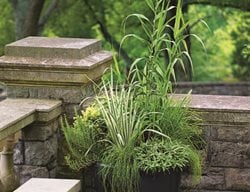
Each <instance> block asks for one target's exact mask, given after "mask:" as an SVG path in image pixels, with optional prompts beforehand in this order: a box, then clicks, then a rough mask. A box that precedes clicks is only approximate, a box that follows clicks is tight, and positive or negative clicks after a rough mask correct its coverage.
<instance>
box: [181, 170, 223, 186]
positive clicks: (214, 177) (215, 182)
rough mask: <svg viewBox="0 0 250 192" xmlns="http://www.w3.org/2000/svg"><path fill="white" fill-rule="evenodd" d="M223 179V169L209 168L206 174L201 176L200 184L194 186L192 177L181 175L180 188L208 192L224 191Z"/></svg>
mask: <svg viewBox="0 0 250 192" xmlns="http://www.w3.org/2000/svg"><path fill="white" fill-rule="evenodd" d="M224 177H225V175H224V169H223V168H209V169H208V170H206V173H203V174H202V176H201V180H200V183H199V184H198V185H194V183H193V178H192V175H187V174H183V175H182V177H181V188H184V189H210V190H218V189H224V185H225V180H224Z"/></svg>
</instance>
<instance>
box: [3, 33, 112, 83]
mask: <svg viewBox="0 0 250 192" xmlns="http://www.w3.org/2000/svg"><path fill="white" fill-rule="evenodd" d="M111 62H112V54H111V53H110V52H107V51H102V50H101V42H100V41H99V40H96V39H80V38H48V37H27V38H25V39H22V40H19V41H16V42H14V43H10V44H8V45H6V47H5V56H2V57H0V81H3V82H5V83H8V84H20V83H21V84H31V85H34V84H40V85H43V84H46V85H48V84H49V85H50V84H57V85H58V84H60V85H68V84H69V85H72V84H85V83H87V82H89V81H90V80H95V79H98V78H100V76H102V75H103V73H104V71H105V70H106V68H108V67H109V66H110V64H111Z"/></svg>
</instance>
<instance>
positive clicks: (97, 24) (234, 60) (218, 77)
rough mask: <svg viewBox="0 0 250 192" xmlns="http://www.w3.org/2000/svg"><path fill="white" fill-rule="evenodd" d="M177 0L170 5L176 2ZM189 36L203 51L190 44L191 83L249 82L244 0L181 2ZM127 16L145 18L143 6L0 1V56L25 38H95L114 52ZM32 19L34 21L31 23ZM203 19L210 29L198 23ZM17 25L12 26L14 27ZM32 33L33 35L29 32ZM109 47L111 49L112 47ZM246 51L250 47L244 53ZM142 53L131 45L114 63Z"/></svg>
mask: <svg viewBox="0 0 250 192" xmlns="http://www.w3.org/2000/svg"><path fill="white" fill-rule="evenodd" d="M176 1H177V0H171V3H173V4H174V3H176ZM183 1H184V5H188V7H185V11H186V18H188V19H191V20H192V21H193V24H191V25H190V32H191V33H195V34H198V35H199V36H200V37H201V39H202V40H203V42H204V44H205V45H206V51H204V50H203V49H202V47H201V46H200V45H199V43H198V42H197V41H196V40H194V39H191V44H190V45H191V49H190V52H191V56H192V58H193V65H194V74H193V79H192V80H193V81H238V80H243V81H248V80H250V61H249V51H247V46H249V44H250V39H249V38H250V34H249V33H250V14H249V10H250V2H249V0H239V1H235V0H222V1H217V0H183ZM131 13H143V14H145V15H146V16H147V17H151V16H150V15H148V14H149V13H148V12H147V10H146V6H145V2H144V1H139V0H138V1H132V0H91V1H90V0H76V1H71V0H40V1H39V0H1V1H0V16H1V18H2V19H1V20H0V34H1V35H0V55H2V54H3V52H4V45H5V44H7V43H9V42H12V41H14V40H15V39H19V38H22V37H24V36H27V35H43V36H59V37H84V38H100V39H103V40H104V47H105V48H106V49H109V50H110V49H111V48H112V47H113V48H114V49H115V50H118V49H119V43H120V41H121V39H122V36H123V35H124V34H123V31H122V27H121V23H122V22H123V19H124V18H125V17H126V16H127V15H129V14H131ZM34 18H37V19H34ZM201 19H203V20H204V21H205V22H206V23H207V24H208V26H209V29H208V28H207V27H206V26H205V25H204V24H202V22H199V21H200V20H201ZM15 21H16V22H15ZM138 26H139V22H135V21H131V22H129V23H128V24H127V33H129V32H133V33H138V35H140V36H141V35H143V34H140V33H141V32H140V31H137V29H138ZM35 28H36V30H34V29H35ZM111 45H112V46H111ZM248 50H249V48H248ZM144 53H145V48H144V47H143V46H141V45H139V44H138V42H137V41H136V40H131V41H130V43H129V44H128V45H126V44H125V45H124V47H123V49H122V50H121V51H120V61H119V64H120V65H121V66H123V69H124V71H125V68H124V67H125V66H128V65H129V64H130V63H132V61H133V59H134V58H137V57H140V56H141V55H143V54H144Z"/></svg>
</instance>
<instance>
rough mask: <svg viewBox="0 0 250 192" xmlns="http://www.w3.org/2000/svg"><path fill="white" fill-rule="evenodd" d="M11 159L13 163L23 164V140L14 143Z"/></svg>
mask: <svg viewBox="0 0 250 192" xmlns="http://www.w3.org/2000/svg"><path fill="white" fill-rule="evenodd" d="M13 161H14V164H15V165H23V164H24V143H23V141H19V142H17V143H16V144H15V147H14V154H13Z"/></svg>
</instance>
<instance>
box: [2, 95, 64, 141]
mask: <svg viewBox="0 0 250 192" xmlns="http://www.w3.org/2000/svg"><path fill="white" fill-rule="evenodd" d="M0 114H1V116H0V140H2V139H4V138H6V137H7V136H9V135H11V134H14V133H16V132H17V131H19V130H21V129H22V128H24V127H26V126H27V125H29V124H31V123H33V122H34V121H50V120H52V119H54V118H56V117H58V116H59V115H60V114H61V101H52V100H38V99H6V100H4V101H2V102H0Z"/></svg>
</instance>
